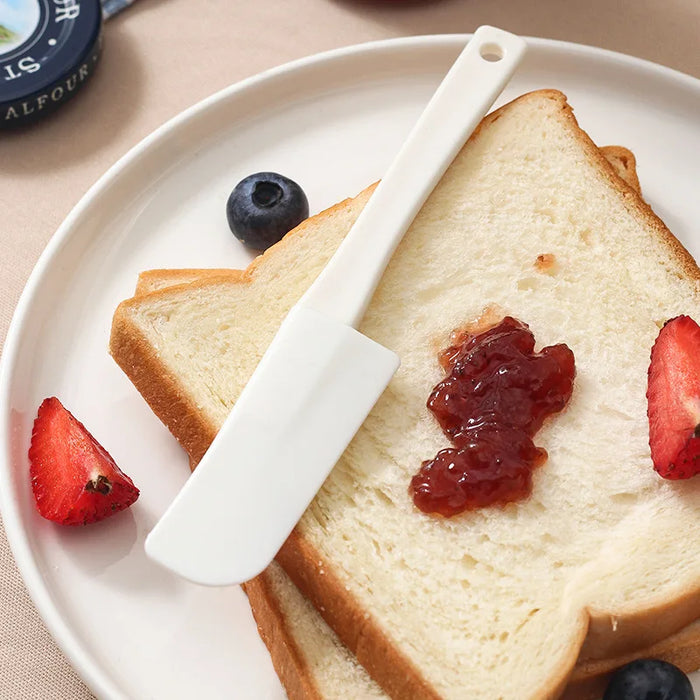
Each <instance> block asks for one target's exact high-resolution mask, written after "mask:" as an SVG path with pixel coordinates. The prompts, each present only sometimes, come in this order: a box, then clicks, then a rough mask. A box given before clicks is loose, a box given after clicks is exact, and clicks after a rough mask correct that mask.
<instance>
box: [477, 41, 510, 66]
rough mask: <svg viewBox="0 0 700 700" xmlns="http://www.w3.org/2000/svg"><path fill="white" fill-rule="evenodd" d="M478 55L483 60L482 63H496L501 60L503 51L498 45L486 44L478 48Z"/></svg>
mask: <svg viewBox="0 0 700 700" xmlns="http://www.w3.org/2000/svg"><path fill="white" fill-rule="evenodd" d="M479 55H480V56H481V58H483V59H484V61H488V62H489V63H496V62H498V61H500V60H501V59H502V58H503V56H504V55H505V51H504V49H503V47H502V46H500V45H499V44H495V43H494V42H488V43H487V44H484V45H483V46H481V47H479Z"/></svg>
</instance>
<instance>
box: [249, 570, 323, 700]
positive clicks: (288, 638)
mask: <svg viewBox="0 0 700 700" xmlns="http://www.w3.org/2000/svg"><path fill="white" fill-rule="evenodd" d="M243 590H244V591H245V592H246V595H247V596H248V600H249V602H250V607H251V609H252V611H253V617H254V618H255V622H256V624H257V626H258V632H259V634H260V638H261V639H262V640H263V642H265V646H266V647H267V649H268V651H269V652H270V657H271V658H272V665H273V666H274V667H275V671H276V672H277V675H278V676H279V679H280V681H282V685H284V688H285V690H286V691H287V696H288V697H289V700H324V698H323V696H322V695H321V693H320V692H319V690H318V688H317V686H316V684H315V683H314V677H313V674H312V673H311V672H310V671H309V668H308V666H307V665H306V662H305V661H304V655H303V653H302V652H301V650H300V649H299V647H298V646H297V642H296V639H295V637H294V635H293V634H291V633H290V630H289V626H288V624H287V619H286V616H285V614H284V612H283V610H282V609H281V608H280V606H279V604H278V601H277V597H276V596H275V595H274V593H273V588H272V584H271V583H270V580H269V573H268V572H267V571H263V572H262V573H261V574H260V575H259V576H256V577H255V578H254V579H252V580H251V581H248V582H247V583H246V584H244V586H243Z"/></svg>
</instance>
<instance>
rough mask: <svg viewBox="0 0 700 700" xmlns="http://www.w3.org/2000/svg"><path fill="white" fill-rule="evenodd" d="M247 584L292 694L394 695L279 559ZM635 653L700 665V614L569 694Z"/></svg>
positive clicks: (589, 689) (584, 695)
mask: <svg viewBox="0 0 700 700" xmlns="http://www.w3.org/2000/svg"><path fill="white" fill-rule="evenodd" d="M600 151H601V153H602V154H603V155H604V156H605V158H606V160H607V161H608V162H609V163H610V164H611V165H612V166H613V168H614V170H615V172H616V173H617V175H618V176H619V177H621V178H622V179H623V180H625V182H627V184H629V185H630V186H631V187H633V188H634V189H635V190H636V191H637V192H640V186H639V180H638V178H637V172H636V167H635V166H636V162H635V157H634V155H633V154H632V152H631V151H629V150H628V149H626V148H624V147H622V146H604V147H601V148H600ZM227 274H228V275H229V277H230V279H240V276H241V275H242V274H243V273H242V272H241V271H239V270H222V269H187V270H147V271H145V272H142V273H141V274H140V275H139V279H138V283H137V287H136V295H137V296H139V295H144V294H148V293H150V292H154V291H157V290H159V289H164V288H166V287H172V286H175V285H178V284H186V283H189V282H197V281H200V280H203V279H206V278H207V277H220V276H222V275H227ZM194 466H195V464H194V462H193V463H192V467H193V468H194ZM245 588H246V592H247V594H248V598H249V600H250V604H251V608H252V610H253V615H254V616H255V619H256V622H257V624H258V629H259V631H260V635H261V637H262V639H263V640H264V641H265V644H266V645H267V647H268V649H269V651H270V654H271V657H272V660H273V664H274V666H275V669H276V670H277V673H278V675H279V676H280V679H281V680H282V683H283V684H284V686H285V688H286V690H287V694H288V696H289V697H290V700H298V699H302V698H304V699H306V700H308V699H310V698H313V699H314V700H316V699H318V700H331V699H333V698H363V699H365V700H371V699H372V698H386V697H387V696H386V694H385V693H384V692H383V691H382V690H381V688H380V687H379V686H378V685H377V684H376V683H375V682H374V681H372V679H371V678H370V677H369V675H368V674H367V672H366V671H365V670H364V668H363V667H362V666H360V664H358V662H357V660H356V659H355V657H354V656H353V655H352V654H351V653H350V651H349V650H348V649H347V647H345V646H344V645H343V644H342V643H341V642H340V640H339V639H338V637H337V635H335V633H334V632H333V631H332V630H331V628H330V627H328V625H327V624H326V623H325V622H324V621H323V619H322V618H321V616H320V615H319V613H318V612H317V611H316V609H315V608H314V607H313V606H312V605H311V603H309V601H307V600H306V599H305V598H304V597H303V595H302V594H301V593H300V591H299V590H298V589H297V588H296V586H294V584H293V583H292V582H291V581H290V579H289V577H288V576H287V575H286V574H285V573H284V571H283V570H282V568H281V567H280V566H279V564H276V563H274V562H273V563H272V564H271V565H270V567H269V568H268V569H267V570H266V571H265V572H263V573H262V574H261V575H260V576H257V577H256V578H255V579H253V580H252V581H250V582H248V584H247V585H246V586H245ZM635 658H660V659H664V660H666V661H669V662H671V663H675V664H676V665H678V666H680V667H681V668H682V669H684V670H685V671H691V670H695V669H696V668H697V667H698V666H700V621H695V622H693V623H691V624H690V625H688V626H687V627H685V628H684V629H682V630H681V631H680V632H678V633H676V634H673V635H671V636H670V637H667V638H666V639H664V640H662V641H661V642H659V643H658V644H656V645H653V646H652V647H649V648H646V649H640V650H638V651H635V652H633V653H632V654H627V655H624V656H622V657H613V658H610V659H601V660H597V661H588V660H585V659H579V660H578V662H577V664H576V666H575V668H574V671H573V673H572V676H571V678H570V679H569V683H568V685H567V688H566V691H565V693H564V696H563V697H564V698H565V699H567V700H586V699H588V698H591V699H592V698H597V697H600V696H601V695H602V692H603V690H604V687H605V684H606V683H607V680H608V678H609V676H610V673H611V672H612V670H614V669H616V668H618V667H620V666H622V665H623V664H625V663H627V662H629V661H631V660H633V659H635Z"/></svg>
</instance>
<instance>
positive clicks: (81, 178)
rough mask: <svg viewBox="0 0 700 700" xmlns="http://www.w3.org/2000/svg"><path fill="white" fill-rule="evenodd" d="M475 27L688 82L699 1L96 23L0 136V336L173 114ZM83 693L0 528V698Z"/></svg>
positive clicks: (269, 8)
mask: <svg viewBox="0 0 700 700" xmlns="http://www.w3.org/2000/svg"><path fill="white" fill-rule="evenodd" d="M485 23H488V24H495V25H497V26H501V27H503V28H505V29H509V30H511V31H514V32H518V33H522V34H528V35H532V36H542V37H550V38H555V39H564V40H568V41H574V42H579V43H584V44H591V45H594V46H602V47H605V48H608V49H614V50H617V51H621V52H623V53H628V54H632V55H635V56H640V57H642V58H646V59H649V60H651V61H656V62H658V63H662V64H664V65H667V66H670V67H672V68H676V69H678V70H681V71H684V72H686V73H689V74H691V75H694V76H695V77H700V50H699V49H698V37H700V0H585V1H583V0H579V1H578V2H576V1H575V0H529V1H528V0H433V1H432V2H430V1H427V0H426V1H424V2H419V1H413V2H407V1H406V2H402V1H401V0H384V1H383V2H382V1H380V0H377V1H375V2H371V1H370V0H354V1H353V0H266V2H246V1H245V0H195V1H193V0H139V2H138V3H136V4H135V5H133V6H132V7H131V8H130V9H128V10H126V11H125V12H123V13H122V14H121V15H119V16H117V17H116V18H114V19H112V20H110V21H109V22H108V23H107V25H106V27H105V42H104V54H103V57H102V61H101V64H100V66H99V67H98V70H97V72H96V74H95V76H94V78H93V79H92V82H91V83H90V84H89V85H88V86H87V88H86V89H85V92H84V93H82V94H81V95H80V96H79V97H78V98H76V99H75V100H74V101H72V102H71V103H69V104H67V105H66V106H65V107H64V108H63V109H61V110H60V112H59V113H57V114H56V115H55V116H54V117H53V118H51V119H49V120H47V121H45V122H43V123H40V124H37V125H36V126H35V127H33V128H31V129H26V130H23V131H18V132H16V133H2V132H0V213H1V216H0V236H1V245H0V250H2V255H0V273H1V277H0V278H1V279H2V294H0V343H1V342H2V341H3V340H4V338H5V335H6V332H7V327H8V325H9V322H10V317H11V315H12V312H13V310H14V307H15V305H16V303H17V299H18V297H19V294H20V292H21V290H22V287H23V285H24V283H25V281H26V279H27V277H28V275H29V273H30V271H31V269H32V266H33V265H34V263H35V261H36V259H37V258H38V256H39V254H40V253H41V251H42V250H43V248H44V246H45V245H46V243H47V241H48V240H49V238H50V237H51V235H52V233H53V232H54V231H55V229H56V228H57V226H58V225H59V223H60V222H61V220H62V219H63V218H64V217H65V216H66V214H67V213H68V212H69V211H70V209H71V208H72V207H73V205H74V204H75V203H76V202H77V201H78V199H79V198H80V197H81V195H82V194H83V193H84V192H85V190H86V189H87V188H88V187H89V186H90V184H92V182H94V180H95V179H97V177H98V176H99V175H101V174H102V172H103V171H104V170H105V169H106V168H107V167H108V166H109V165H111V164H112V163H113V162H114V161H115V160H116V159H117V158H119V157H120V156H121V155H123V154H124V153H125V152H126V151H127V150H128V149H129V148H131V146H133V145H134V144H135V143H137V142H138V141H139V140H140V139H141V138H142V137H144V136H146V135H147V134H148V133H149V132H150V131H152V130H153V129H154V128H155V127H157V126H158V125H160V124H162V123H163V122H164V121H165V120H167V119H168V118H170V117H172V116H173V115H175V114H177V113H178V112H179V111H181V110H182V109H183V108H185V107H188V106H189V105H191V104H193V103H194V102H196V101H198V100H200V99H201V98H203V97H205V96H207V95H209V94H211V93H212V92H214V91H216V90H218V89H220V88H222V87H224V86H226V85H229V84H230V83H232V82H235V81H237V80H239V79H241V78H244V77H246V76H250V75H252V74H254V73H257V72H259V71H261V70H263V69H266V68H270V67H272V66H274V65H277V64H279V63H283V62H286V61H289V60H291V59H295V58H299V57H301V56H305V55H308V54H311V53H316V52H318V51H323V50H326V49H331V48H336V47H339V46H345V45H348V44H354V43H358V42H363V41H370V40H373V39H383V38H388V37H397V36H405V35H412V34H433V33H435V34H438V33H446V32H470V31H473V30H474V28H476V27H477V26H478V25H480V24H485ZM90 697H92V695H91V694H90V692H89V690H88V689H87V688H86V687H85V686H84V685H83V684H82V683H81V681H80V679H79V678H78V677H77V675H76V674H75V672H74V671H73V670H72V669H71V667H70V665H69V664H68V663H67V662H66V661H65V659H64V658H63V656H62V655H61V652H60V651H59V650H58V648H57V647H56V645H55V644H54V642H53V641H52V639H51V637H50V636H49V635H48V633H47V632H46V630H45V629H44V627H43V625H42V622H41V619H40V618H39V616H38V614H37V613H36V611H35V609H34V607H33V605H32V602H31V600H30V599H29V597H28V595H27V593H26V591H25V589H24V586H23V584H22V581H21V579H20V576H19V574H18V572H17V569H16V567H15V564H14V561H13V558H12V554H11V552H10V549H9V547H8V544H7V540H6V539H5V536H4V531H3V530H2V528H0V698H2V699H3V700H5V699H7V700H10V699H12V700H14V699H15V698H17V699H20V698H37V699H41V700H50V699H52V698H60V699H62V700H63V699H71V700H72V699H73V698H76V699H78V698H90Z"/></svg>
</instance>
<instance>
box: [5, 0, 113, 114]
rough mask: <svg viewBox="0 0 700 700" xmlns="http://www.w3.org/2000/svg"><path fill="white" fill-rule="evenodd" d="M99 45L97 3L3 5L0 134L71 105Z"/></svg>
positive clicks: (37, 0) (51, 0) (67, 0)
mask: <svg viewBox="0 0 700 700" xmlns="http://www.w3.org/2000/svg"><path fill="white" fill-rule="evenodd" d="M101 40H102V6H101V4H100V0H2V2H0V128H10V127H14V126H18V125H21V124H26V123H28V122H30V121H33V120H35V119H38V118H39V117H42V116H44V115H45V114H48V113H50V112H51V111H53V110H54V109H55V108H56V107H58V106H59V105H61V104H63V103H64V102H65V101H66V100H68V99H70V98H71V97H72V96H73V95H74V94H75V93H76V92H78V90H80V88H81V87H83V85H84V84H85V82H86V81H87V79H88V78H89V77H90V75H91V74H92V72H93V70H94V68H95V64H96V63H97V59H98V57H99V53H100V47H101V43H102V41H101Z"/></svg>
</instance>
